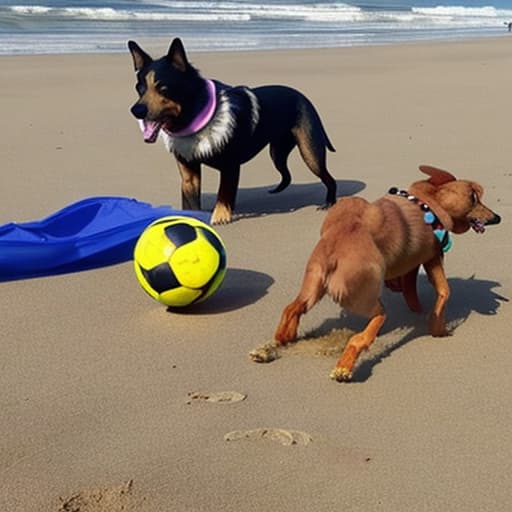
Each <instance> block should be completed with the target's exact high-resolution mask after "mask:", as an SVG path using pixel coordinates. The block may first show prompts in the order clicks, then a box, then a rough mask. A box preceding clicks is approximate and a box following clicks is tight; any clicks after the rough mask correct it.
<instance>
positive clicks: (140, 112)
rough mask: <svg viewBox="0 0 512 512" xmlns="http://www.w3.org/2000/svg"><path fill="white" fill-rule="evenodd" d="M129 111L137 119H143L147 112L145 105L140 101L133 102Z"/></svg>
mask: <svg viewBox="0 0 512 512" xmlns="http://www.w3.org/2000/svg"><path fill="white" fill-rule="evenodd" d="M130 111H131V113H132V114H133V115H134V116H135V117H136V118H137V119H144V118H145V117H146V115H147V113H148V109H147V107H146V105H142V104H141V103H135V105H133V107H132V108H131V109H130Z"/></svg>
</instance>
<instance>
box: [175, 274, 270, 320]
mask: <svg viewBox="0 0 512 512" xmlns="http://www.w3.org/2000/svg"><path fill="white" fill-rule="evenodd" d="M272 284H274V279H273V278H272V277H270V276H269V275H268V274H264V273H263V272H256V271H254V270H245V269H240V268H228V269H227V270H226V275H225V277H224V281H223V282H222V284H221V286H220V288H219V289H218V290H217V291H216V292H215V297H214V299H213V300H209V299H208V300H206V301H204V302H200V303H198V304H194V305H193V307H190V308H179V312H180V314H188V315H215V314H220V313H227V312H229V311H235V310H237V309H241V308H243V307H245V306H248V305H250V304H254V303H255V302H257V301H258V300H260V299H261V298H262V297H264V296H265V295H266V294H267V293H268V289H269V288H270V287H271V286H272ZM167 311H168V312H170V313H174V312H176V311H177V309H176V308H170V307H169V308H167Z"/></svg>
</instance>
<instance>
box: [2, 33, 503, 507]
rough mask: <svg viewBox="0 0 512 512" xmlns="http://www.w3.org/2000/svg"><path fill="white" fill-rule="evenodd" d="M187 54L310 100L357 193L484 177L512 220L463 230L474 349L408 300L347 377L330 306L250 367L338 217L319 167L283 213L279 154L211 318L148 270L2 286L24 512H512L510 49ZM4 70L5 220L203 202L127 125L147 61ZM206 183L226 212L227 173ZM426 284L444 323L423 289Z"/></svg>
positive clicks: (32, 61) (10, 450)
mask: <svg viewBox="0 0 512 512" xmlns="http://www.w3.org/2000/svg"><path fill="white" fill-rule="evenodd" d="M141 43H142V44H143V43H144V41H141ZM167 44H168V43H167V42H163V43H162V45H161V46H160V47H147V48H145V49H146V50H147V51H148V52H149V53H151V54H153V55H154V56H160V55H161V54H162V53H164V52H165V51H166V50H167ZM185 44H186V41H185ZM189 57H190V59H191V61H192V62H193V63H194V64H195V65H196V66H197V67H199V68H200V70H201V71H202V74H203V75H204V76H206V77H211V78H217V79H219V80H222V81H223V82H226V83H231V84H237V83H238V84H240V83H242V84H246V85H249V86H256V85H261V84H268V83H281V84H286V85H290V86H292V87H296V88H298V89H300V90H301V91H303V92H304V93H305V94H306V95H307V96H308V97H309V98H310V99H311V100H312V101H313V103H314V104H315V105H316V107H317V109H318V111H319V113H320V114H321V117H322V119H323V122H324V125H325V127H326V130H327V132H328V134H329V137H330V139H331V140H332V142H333V143H334V145H335V147H336V153H330V154H329V155H328V166H329V169H330V171H331V173H332V174H333V176H334V177H335V178H336V180H337V181H338V194H339V196H350V195H354V194H360V195H362V196H364V197H365V198H367V199H369V200H373V199H376V198H377V197H379V196H381V195H383V194H385V193H386V191H387V190H388V189H389V188H390V187H391V186H398V187H401V188H407V186H408V185H409V184H410V183H411V182H413V181H415V180H417V179H419V178H420V177H421V175H420V173H419V171H418V170H417V168H418V165H419V164H422V163H425V164H426V163H428V164H432V165H436V166H438V167H441V168H445V169H447V170H450V171H452V172H453V173H454V174H455V175H457V176H458V177H464V178H469V179H473V180H475V181H478V182H480V183H481V184H482V185H483V186H484V187H485V191H486V193H485V202H486V203H487V204H488V205H489V206H490V207H491V208H493V209H494V210H495V211H496V212H498V213H499V214H500V215H501V216H502V223H501V224H500V225H499V226H492V227H489V228H488V229H487V231H486V233H485V234H483V235H477V234H475V233H473V232H472V233H468V234H466V235H464V236H460V237H454V247H453V249H452V250H451V251H450V252H449V253H448V254H447V257H446V272H447V276H448V279H449V283H450V286H451V290H452V295H451V297H450V301H449V304H448V309H447V318H448V323H449V326H450V327H451V328H452V329H453V332H452V335H451V336H450V337H448V338H443V339H439V338H432V337H430V336H429V335H428V332H427V324H426V316H425V315H417V314H413V313H411V312H409V311H408V309H407V307H406V306H405V304H404V302H403V300H402V298H401V297H400V296H398V295H395V294H392V293H391V292H384V303H385V305H386V308H387V311H388V314H389V318H388V320H387V322H386V324H385V326H384V328H383V330H382V333H381V336H380V337H379V339H378V340H377V341H376V343H375V344H374V345H373V347H372V348H371V350H370V351H369V352H368V353H366V354H365V355H364V357H363V358H362V360H361V362H360V364H359V367H358V369H357V370H356V372H355V374H354V380H353V382H351V383H343V384H342V383H337V382H334V381H332V380H330V379H329V372H330V370H331V368H332V367H333V365H334V363H335V361H336V350H332V348H331V347H329V346H327V345H326V344H325V343H324V342H323V338H322V337H324V336H325V335H327V334H329V333H330V332H331V331H332V329H344V328H346V329H350V330H353V329H357V328H359V327H360V326H361V325H362V320H361V319H358V318H355V317H351V316H344V315H343V314H340V311H339V309H338V307H337V306H335V305H334V304H333V303H331V302H330V301H329V300H328V299H325V300H324V301H323V302H321V304H319V305H318V306H317V307H316V308H315V309H313V310H312V311H311V312H310V313H309V314H308V315H307V316H306V317H305V318H304V320H303V323H302V324H301V331H300V332H301V336H302V337H307V338H314V339H310V340H302V341H299V343H298V344H297V345H296V346H295V347H294V348H292V349H290V350H289V351H286V352H285V353H283V354H282V357H281V358H279V359H278V360H276V361H274V362H272V363H269V364H256V363H254V362H252V361H251V360H250V358H249V356H248V354H249V352H250V351H251V350H252V349H253V348H255V347H257V346H259V345H261V344H263V343H265V342H268V341H270V340H271V339H272V335H273V332H274V330H275V328H276V325H277V322H278V319H279V315H280V313H281V310H282V308H283V307H284V306H285V305H286V304H287V303H288V302H289V301H290V300H291V299H292V298H293V297H294V294H295V293H296V292H297V290H298V287H299V285H300V282H301V279H302V274H303V270H304V265H305V262H306V260H307V258H308V256H309V254H310V251H311V249H312V247H313V245H314V244H315V242H316V240H317V239H318V232H319V228H320V225H321V222H322V220H323V217H324V212H322V211H318V210H317V205H318V204H320V203H321V202H322V200H323V199H324V193H325V192H324V188H323V186H322V185H321V184H320V183H319V181H318V180H317V178H316V177H315V176H313V175H312V174H311V173H310V172H309V171H308V170H307V168H306V167H305V166H304V164H303V163H302V161H301V160H300V158H299V157H298V155H297V154H296V153H294V154H293V155H292V158H291V159H290V167H291V169H292V175H293V182H292V185H291V186H290V187H289V188H288V189H287V190H286V191H284V192H282V193H281V194H279V195H268V194H267V193H266V191H267V189H269V188H271V187H272V186H273V185H275V184H276V183H277V182H278V178H279V176H278V174H277V173H276V171H275V170H274V169H273V167H272V164H271V161H270V159H269V157H268V154H267V151H264V152H263V153H262V154H260V155H259V156H258V157H257V158H255V159H254V160H253V161H251V162H250V163H248V164H246V165H245V166H244V168H243V170H242V177H241V184H240V187H241V188H240V191H239V195H238V210H237V213H238V216H237V218H236V220H235V222H233V223H231V224H229V225H225V226H220V227H218V228H217V230H218V233H219V234H220V235H221V237H222V238H223V240H224V242H225V244H226V247H227V252H228V271H227V275H226V278H225V280H224V283H223V285H222V287H221V288H220V289H219V291H218V292H217V293H216V294H215V295H214V296H213V297H211V298H210V299H209V300H208V301H206V302H205V303H204V304H202V305H199V306H198V307H197V308H195V309H193V310H191V311H187V312H183V313H171V312H168V311H167V310H166V309H165V308H164V307H163V306H162V305H160V304H158V303H156V302H155V301H153V300H152V299H150V298H149V297H148V296H147V295H146V294H145V293H144V292H143V291H142V289H141V288H140V286H139V284H138V283H137V281H136V278H135V274H134V272H133V269H132V264H131V262H126V263H122V264H119V265H114V266H109V267H103V268H99V269H95V270H90V271H84V272H77V273H73V274H63V275H59V276H53V277H43V278H37V279H26V280H19V281H10V282H3V283H1V284H0V287H1V294H0V313H1V317H2V321H1V324H2V335H1V336H0V354H1V356H0V389H1V392H0V410H1V413H0V510H2V511H9V512H57V511H74V512H77V511H80V512H117V511H121V510H124V511H137V512H146V511H165V512H174V511H176V512H217V511H219V512H220V511H222V512H267V511H268V512H270V511H279V512H292V511H296V510H303V511H307V512H331V511H335V510H341V509H343V510H345V511H354V512H370V511H383V512H388V511H389V512H391V511H393V512H411V511H414V512H416V511H425V512H430V511H433V510H444V511H451V512H455V511H457V512H458V511H463V512H469V511H475V512H476V511H478V512H484V511H489V512H501V511H503V512H505V511H508V510H510V501H511V491H510V487H511V475H512V433H511V432H512V430H511V425H512V381H511V378H510V373H509V372H510V367H511V365H512V353H511V351H510V329H512V316H511V314H510V303H509V299H510V296H511V293H512V277H511V275H512V274H511V272H510V268H509V267H508V258H509V257H510V255H511V254H512V251H511V249H512V229H511V227H510V226H511V224H510V222H509V219H510V217H511V215H512V161H511V157H510V147H511V128H510V124H511V121H510V105H511V92H510V91H511V83H512V39H509V38H506V37H505V38H499V39H488V40H474V41H467V42H454V43H435V44H430V43H429V44H422V43H421V44H410V45H396V46H382V47H365V48H342V49H333V50H325V51H324V50H321V51H320V50H311V51H308V50H301V51H276V52H248V53H236V52H233V53H194V54H190V55H189ZM0 64H1V67H2V73H1V74H0V90H1V91H2V94H1V95H0V110H1V112H2V114H3V118H4V122H3V128H2V143H1V148H2V149H1V163H2V178H1V195H2V200H1V201H0V224H4V223H7V222H11V221H16V222H22V221H28V220H35V219H39V218H42V217H45V216H47V215H49V214H50V213H52V212H54V211H56V210H58V209H60V208H62V207H64V206H66V205H68V204H70V203H72V202H74V201H77V200H79V199H82V198H85V197H89V196H100V195H116V196H126V197H134V198H137V199H139V200H141V201H147V202H150V203H152V204H154V205H162V204H170V205H172V206H173V207H176V208H179V207H180V206H181V205H180V191H179V175H178V172H177V170H176V166H175V163H174V161H173V159H172V157H171V156H170V155H169V154H168V153H166V151H165V149H164V147H163V145H161V144H157V145H149V144H144V142H143V140H142V137H141V133H140V130H139V128H138V126H137V123H136V122H135V121H134V119H133V118H132V116H131V114H130V112H129V108H130V106H131V105H132V103H133V102H134V101H135V98H136V94H135V90H134V75H133V69H132V61H131V57H130V55H129V54H128V52H127V53H126V55H60V56H17V57H0ZM203 182H204V185H203V187H204V188H203V191H204V194H203V202H204V205H205V207H206V208H211V207H212V206H213V203H214V200H215V193H216V189H217V184H218V174H217V172H216V171H214V170H211V169H205V170H204V172H203ZM419 290H420V295H421V297H422V300H423V302H424V303H425V305H426V306H430V305H431V304H432V300H433V293H432V290H431V289H430V287H429V285H428V282H427V279H426V278H425V276H420V281H419ZM340 333H341V334H340V336H341V337H343V336H344V333H346V331H344V330H342V331H340ZM226 392H234V393H232V395H230V394H229V393H228V394H227V395H226ZM239 394H240V395H239ZM226 396H227V399H226ZM230 397H232V400H230ZM241 398H243V399H241ZM273 429H275V430H273Z"/></svg>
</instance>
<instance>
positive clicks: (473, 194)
mask: <svg viewBox="0 0 512 512" xmlns="http://www.w3.org/2000/svg"><path fill="white" fill-rule="evenodd" d="M471 202H472V203H473V206H476V205H477V204H478V194H477V193H476V192H475V191H474V190H473V191H472V192H471Z"/></svg>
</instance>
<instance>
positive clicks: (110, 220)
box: [0, 197, 210, 281]
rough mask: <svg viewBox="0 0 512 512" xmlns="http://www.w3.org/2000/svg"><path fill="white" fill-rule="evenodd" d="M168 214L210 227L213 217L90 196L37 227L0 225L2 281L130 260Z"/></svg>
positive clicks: (40, 221)
mask: <svg viewBox="0 0 512 512" xmlns="http://www.w3.org/2000/svg"><path fill="white" fill-rule="evenodd" d="M168 215H182V216H188V217H194V218H197V219H199V220H202V221H203V222H206V223H209V221H210V214H209V213H206V212H199V211H185V210H174V209H172V208H171V207H169V206H152V205H151V204H149V203H143V202H139V201H137V200H135V199H130V198H125V197H90V198H87V199H84V200H82V201H78V202H77V203H73V204H71V205H69V206H67V207H65V208H63V209H62V210H59V211H57V212H55V213H53V214H52V215H50V216H48V217H46V218H44V219H42V220H39V221H33V222H24V223H13V222H11V223H9V224H5V225H3V226H0V281H9V280H14V279H22V278H29V277H37V276H47V275H54V274H62V273H65V272H76V271H79V270H86V269H91V268H96V267H101V266H106V265H113V264H115V263H121V262H123V261H128V260H130V259H132V257H133V249H134V247H135V243H136V242H137V239H138V237H139V236H140V234H141V233H142V231H143V230H144V229H145V228H146V227H147V226H148V225H149V224H150V223H151V222H153V221H154V220H156V219H159V218H160V217H165V216H168Z"/></svg>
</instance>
